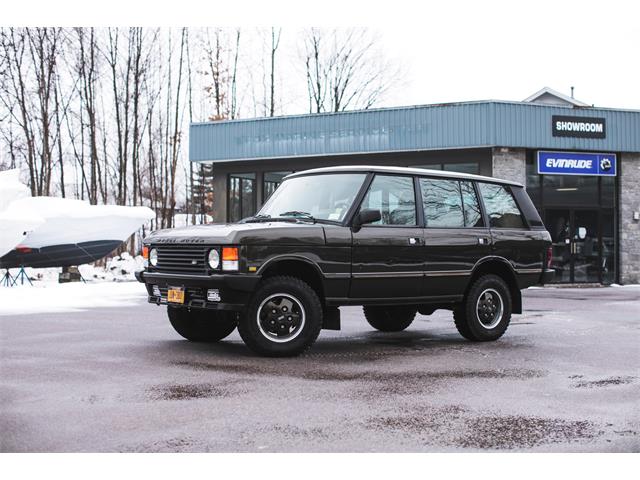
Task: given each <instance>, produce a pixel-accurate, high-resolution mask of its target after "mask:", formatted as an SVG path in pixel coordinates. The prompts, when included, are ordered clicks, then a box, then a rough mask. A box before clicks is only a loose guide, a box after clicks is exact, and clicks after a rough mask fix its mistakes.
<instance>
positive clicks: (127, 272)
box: [0, 252, 147, 316]
mask: <svg viewBox="0 0 640 480" xmlns="http://www.w3.org/2000/svg"><path fill="white" fill-rule="evenodd" d="M78 268H79V270H80V273H81V274H82V277H83V278H84V279H85V281H86V283H83V282H74V283H58V274H59V273H60V272H61V271H62V269H61V268H25V271H26V273H27V275H28V276H29V278H30V279H31V280H32V282H33V286H30V285H29V284H28V283H26V284H24V285H20V284H19V283H18V285H17V286H15V287H11V288H9V287H3V286H0V316H1V315H19V314H32V313H56V312H77V311H81V310H88V309H91V308H95V307H121V306H127V305H131V304H133V303H138V302H140V301H144V299H145V298H146V294H147V292H146V289H145V287H144V285H143V284H141V283H138V282H137V281H136V279H135V276H134V272H136V271H139V270H142V269H143V268H144V259H143V258H142V257H141V256H137V257H132V256H131V255H129V254H128V253H126V252H125V253H123V254H122V255H120V256H116V257H113V258H110V259H108V260H107V264H106V266H105V267H97V266H95V265H90V264H88V265H80V266H79V267H78ZM2 274H4V271H2V272H0V275H2ZM17 274H18V269H16V268H14V269H11V275H13V276H14V277H15V276H16V275H17Z"/></svg>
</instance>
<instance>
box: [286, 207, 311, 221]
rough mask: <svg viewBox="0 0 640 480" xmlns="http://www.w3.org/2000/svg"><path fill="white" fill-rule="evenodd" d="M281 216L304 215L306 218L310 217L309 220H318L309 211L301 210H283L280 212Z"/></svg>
mask: <svg viewBox="0 0 640 480" xmlns="http://www.w3.org/2000/svg"><path fill="white" fill-rule="evenodd" d="M280 216H281V217H296V218H297V217H304V218H308V219H309V220H313V221H314V222H315V221H316V219H315V217H314V216H313V215H311V214H310V213H309V212H301V211H299V210H291V211H289V212H283V213H281V214H280Z"/></svg>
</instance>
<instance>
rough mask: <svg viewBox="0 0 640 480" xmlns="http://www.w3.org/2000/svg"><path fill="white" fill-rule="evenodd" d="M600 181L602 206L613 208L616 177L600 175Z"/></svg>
mask: <svg viewBox="0 0 640 480" xmlns="http://www.w3.org/2000/svg"><path fill="white" fill-rule="evenodd" d="M600 181H601V182H602V184H601V186H600V188H601V194H602V206H603V207H609V208H613V207H614V206H615V204H616V177H600Z"/></svg>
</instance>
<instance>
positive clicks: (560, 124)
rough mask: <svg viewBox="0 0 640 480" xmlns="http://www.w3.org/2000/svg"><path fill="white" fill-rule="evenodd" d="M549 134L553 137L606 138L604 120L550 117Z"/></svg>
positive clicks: (560, 116) (562, 116) (561, 116)
mask: <svg viewBox="0 0 640 480" xmlns="http://www.w3.org/2000/svg"><path fill="white" fill-rule="evenodd" d="M551 132H552V134H553V136H554V137H579V138H606V136H607V125H606V123H605V119H604V118H595V117H567V116H564V115H552V117H551Z"/></svg>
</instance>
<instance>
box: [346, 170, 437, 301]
mask: <svg viewBox="0 0 640 480" xmlns="http://www.w3.org/2000/svg"><path fill="white" fill-rule="evenodd" d="M365 208H369V209H374V210H380V213H381V216H382V218H381V220H379V221H378V222H376V223H373V224H367V225H363V226H362V227H361V228H360V229H359V230H358V231H356V232H353V234H352V235H353V237H352V238H353V257H352V258H353V260H352V276H351V289H350V295H349V296H350V297H351V298H366V299H372V298H373V299H380V300H381V301H384V299H386V298H389V299H391V298H399V297H400V298H407V297H418V296H420V293H421V286H422V277H423V271H424V267H425V262H424V254H423V233H422V228H421V227H420V226H419V221H418V211H417V209H416V195H415V185H414V180H413V177H410V176H400V175H376V176H375V177H374V179H373V181H372V183H371V185H370V186H369V190H368V191H367V194H366V195H365V197H364V199H363V201H362V204H361V206H360V210H361V209H365Z"/></svg>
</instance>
